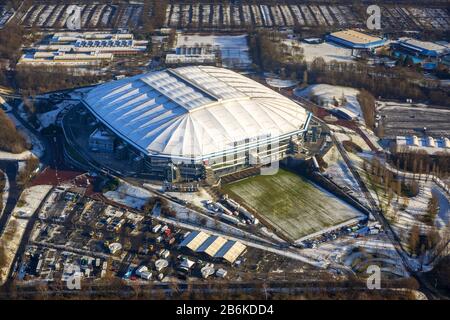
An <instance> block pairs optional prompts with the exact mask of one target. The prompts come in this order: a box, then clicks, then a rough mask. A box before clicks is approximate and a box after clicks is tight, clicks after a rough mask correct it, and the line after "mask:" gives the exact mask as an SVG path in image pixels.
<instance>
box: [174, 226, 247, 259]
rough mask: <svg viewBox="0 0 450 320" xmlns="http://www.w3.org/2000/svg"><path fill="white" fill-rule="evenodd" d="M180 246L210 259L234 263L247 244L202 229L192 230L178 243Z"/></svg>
mask: <svg viewBox="0 0 450 320" xmlns="http://www.w3.org/2000/svg"><path fill="white" fill-rule="evenodd" d="M180 248H187V249H190V250H191V251H194V252H195V253H198V254H203V255H206V256H208V257H209V258H212V259H218V260H225V261H227V262H229V263H234V262H235V261H236V260H237V258H239V257H240V256H241V255H242V254H244V253H245V251H246V249H247V246H246V245H244V244H242V243H241V242H239V241H234V240H227V239H224V238H222V237H220V236H212V235H209V234H207V233H204V232H203V231H192V232H190V233H189V234H188V235H187V237H186V238H184V240H183V241H182V242H181V243H180Z"/></svg>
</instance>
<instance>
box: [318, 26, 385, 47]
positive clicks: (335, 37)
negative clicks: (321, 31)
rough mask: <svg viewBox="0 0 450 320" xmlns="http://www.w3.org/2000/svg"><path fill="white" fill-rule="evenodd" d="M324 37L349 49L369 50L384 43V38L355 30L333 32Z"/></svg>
mask: <svg viewBox="0 0 450 320" xmlns="http://www.w3.org/2000/svg"><path fill="white" fill-rule="evenodd" d="M325 39H326V40H327V41H329V42H334V43H336V44H339V45H341V46H344V47H347V48H351V49H366V50H371V49H375V48H378V47H382V46H384V45H385V44H386V39H383V38H380V37H375V36H371V35H368V34H365V33H362V32H359V31H356V30H342V31H337V32H333V33H330V34H328V35H326V36H325Z"/></svg>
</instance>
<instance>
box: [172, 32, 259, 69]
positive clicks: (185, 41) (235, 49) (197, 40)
mask: <svg viewBox="0 0 450 320" xmlns="http://www.w3.org/2000/svg"><path fill="white" fill-rule="evenodd" d="M198 45H203V46H208V45H211V46H213V47H215V46H218V47H219V50H220V54H221V56H222V65H223V66H224V67H225V68H234V67H238V68H248V67H249V66H250V65H251V63H252V61H251V59H250V56H249V52H248V45H247V35H246V34H242V35H233V36H228V35H200V34H192V35H186V34H181V33H180V34H178V37H177V43H176V47H181V46H186V47H194V46H198Z"/></svg>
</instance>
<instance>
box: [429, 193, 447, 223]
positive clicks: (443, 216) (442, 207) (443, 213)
mask: <svg viewBox="0 0 450 320" xmlns="http://www.w3.org/2000/svg"><path fill="white" fill-rule="evenodd" d="M431 193H432V194H434V195H435V196H436V197H437V198H438V200H439V213H438V214H437V216H436V227H438V228H439V229H443V228H445V227H446V226H448V225H449V224H450V200H449V197H448V195H446V193H445V191H443V190H442V189H441V188H439V187H438V186H436V185H434V186H432V187H431Z"/></svg>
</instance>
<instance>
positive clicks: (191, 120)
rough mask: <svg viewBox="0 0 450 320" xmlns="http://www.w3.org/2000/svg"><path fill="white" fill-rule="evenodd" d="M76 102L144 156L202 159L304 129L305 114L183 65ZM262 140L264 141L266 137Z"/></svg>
mask: <svg viewBox="0 0 450 320" xmlns="http://www.w3.org/2000/svg"><path fill="white" fill-rule="evenodd" d="M84 103H85V104H86V105H87V107H88V108H89V109H90V110H91V111H92V112H93V113H94V114H95V115H96V116H97V117H98V118H99V119H100V120H101V121H102V122H103V123H104V124H105V125H106V126H107V127H109V128H110V129H111V130H112V131H113V132H115V133H116V134H118V135H119V136H120V137H121V138H122V139H124V140H125V141H127V142H128V143H130V144H131V145H133V146H135V147H136V148H138V149H139V150H140V151H142V152H144V153H145V154H148V155H161V154H162V155H165V156H167V155H170V156H173V157H175V158H176V157H178V158H189V159H206V158H209V157H210V156H214V155H221V153H224V152H226V151H227V150H232V149H233V148H235V147H236V145H240V144H241V143H242V142H244V141H246V142H251V141H257V139H258V138H259V139H262V137H266V138H265V139H274V138H275V137H279V136H281V137H284V136H288V135H289V134H293V133H294V132H300V131H302V130H304V128H305V126H306V124H307V120H308V119H309V117H308V114H307V112H306V110H305V109H303V108H302V107H301V106H300V105H299V104H297V103H295V102H293V101H292V100H290V99H288V98H286V97H284V96H282V95H281V94H279V93H277V92H275V91H273V90H271V89H269V88H267V87H265V86H264V85H262V84H259V83H257V82H255V81H253V80H251V79H249V78H246V77H244V76H242V75H240V74H238V73H236V72H233V71H231V70H227V69H222V68H216V67H211V66H189V67H181V68H176V69H167V70H164V71H155V72H150V73H146V74H141V75H137V76H134V77H130V78H126V79H121V80H117V81H112V82H109V83H106V84H103V85H100V86H98V87H96V88H94V89H93V90H91V91H90V92H89V93H88V94H87V96H86V98H85V99H84ZM267 137H270V138H267Z"/></svg>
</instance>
